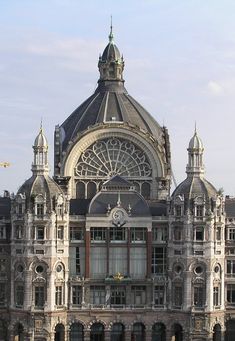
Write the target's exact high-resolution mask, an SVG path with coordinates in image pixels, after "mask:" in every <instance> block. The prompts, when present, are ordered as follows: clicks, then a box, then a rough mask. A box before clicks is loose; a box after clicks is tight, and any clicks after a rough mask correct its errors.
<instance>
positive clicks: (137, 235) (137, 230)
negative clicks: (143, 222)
mask: <svg viewBox="0 0 235 341" xmlns="http://www.w3.org/2000/svg"><path fill="white" fill-rule="evenodd" d="M131 241H132V243H136V242H145V241H146V228H145V227H132V228H131Z"/></svg>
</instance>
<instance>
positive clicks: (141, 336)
mask: <svg viewBox="0 0 235 341" xmlns="http://www.w3.org/2000/svg"><path fill="white" fill-rule="evenodd" d="M131 341H145V326H144V325H143V323H135V324H134V325H133V328H132V332H131Z"/></svg>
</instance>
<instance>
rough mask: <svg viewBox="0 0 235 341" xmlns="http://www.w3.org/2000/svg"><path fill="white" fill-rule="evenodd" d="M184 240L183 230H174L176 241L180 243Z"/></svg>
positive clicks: (176, 228)
mask: <svg viewBox="0 0 235 341" xmlns="http://www.w3.org/2000/svg"><path fill="white" fill-rule="evenodd" d="M181 239H182V229H181V227H178V226H176V227H175V228H174V240H176V241H180V240H181Z"/></svg>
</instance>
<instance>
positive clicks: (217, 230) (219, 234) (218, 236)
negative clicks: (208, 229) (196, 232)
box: [216, 227, 221, 240]
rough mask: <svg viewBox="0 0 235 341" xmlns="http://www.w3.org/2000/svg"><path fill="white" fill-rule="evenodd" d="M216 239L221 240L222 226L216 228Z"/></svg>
mask: <svg viewBox="0 0 235 341" xmlns="http://www.w3.org/2000/svg"><path fill="white" fill-rule="evenodd" d="M216 240H221V227H217V228H216Z"/></svg>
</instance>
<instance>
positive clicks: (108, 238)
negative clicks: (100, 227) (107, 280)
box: [106, 227, 110, 277]
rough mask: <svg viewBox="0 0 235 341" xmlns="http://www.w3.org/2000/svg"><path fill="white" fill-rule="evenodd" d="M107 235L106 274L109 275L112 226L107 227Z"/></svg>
mask: <svg viewBox="0 0 235 341" xmlns="http://www.w3.org/2000/svg"><path fill="white" fill-rule="evenodd" d="M106 233H107V235H106V255H107V260H106V276H107V277H108V276H109V246H110V228H109V227H108V228H107V232H106Z"/></svg>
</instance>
